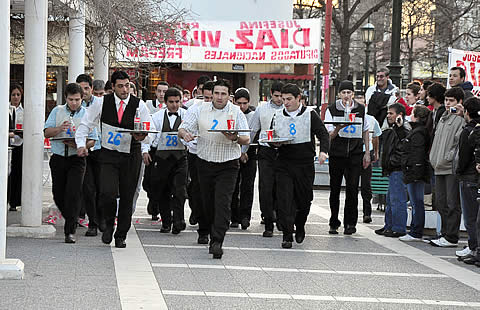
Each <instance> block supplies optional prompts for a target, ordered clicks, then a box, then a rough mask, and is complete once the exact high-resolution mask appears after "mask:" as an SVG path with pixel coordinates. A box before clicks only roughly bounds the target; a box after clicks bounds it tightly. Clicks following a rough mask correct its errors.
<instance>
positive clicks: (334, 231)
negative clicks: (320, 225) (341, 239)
mask: <svg viewBox="0 0 480 310" xmlns="http://www.w3.org/2000/svg"><path fill="white" fill-rule="evenodd" d="M328 233H329V234H330V235H338V227H336V226H330V229H329V230H328Z"/></svg>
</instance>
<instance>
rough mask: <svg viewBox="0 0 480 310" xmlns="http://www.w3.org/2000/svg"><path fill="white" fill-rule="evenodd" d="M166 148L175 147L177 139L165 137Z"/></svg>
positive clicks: (175, 137)
mask: <svg viewBox="0 0 480 310" xmlns="http://www.w3.org/2000/svg"><path fill="white" fill-rule="evenodd" d="M166 145H167V146H177V145H178V137H177V136H167V144H166Z"/></svg>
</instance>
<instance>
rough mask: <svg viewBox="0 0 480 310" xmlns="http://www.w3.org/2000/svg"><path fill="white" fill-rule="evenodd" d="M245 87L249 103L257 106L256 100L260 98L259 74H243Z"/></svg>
mask: <svg viewBox="0 0 480 310" xmlns="http://www.w3.org/2000/svg"><path fill="white" fill-rule="evenodd" d="M245 87H246V88H247V89H248V90H249V91H250V104H251V105H253V106H255V107H256V106H258V101H259V99H260V98H259V96H260V95H259V93H260V74H259V73H247V74H245Z"/></svg>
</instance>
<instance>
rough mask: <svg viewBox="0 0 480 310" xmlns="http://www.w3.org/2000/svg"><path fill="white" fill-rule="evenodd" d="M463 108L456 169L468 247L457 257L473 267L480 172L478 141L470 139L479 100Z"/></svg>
mask: <svg viewBox="0 0 480 310" xmlns="http://www.w3.org/2000/svg"><path fill="white" fill-rule="evenodd" d="M464 109H465V112H464V118H465V122H466V125H465V127H464V128H463V131H462V133H461V134H460V140H459V143H458V153H457V156H456V158H455V162H454V168H455V166H456V169H455V171H456V174H457V177H458V183H459V185H460V187H459V189H460V206H461V207H462V213H463V220H464V223H465V228H466V230H467V234H468V247H466V248H465V249H463V250H461V251H457V252H456V253H455V254H456V255H457V256H458V257H459V259H460V260H463V261H464V262H465V263H467V264H474V263H475V262H476V259H475V257H474V252H475V251H476V250H477V249H478V248H477V243H478V240H477V235H478V231H477V229H478V228H477V227H475V225H476V221H477V214H478V203H477V191H478V186H477V180H478V173H477V170H476V169H475V155H474V151H475V141H473V139H469V137H470V134H471V133H472V131H473V130H474V128H475V126H477V124H479V122H480V115H479V114H478V113H479V112H480V99H478V98H471V99H470V100H466V101H465V104H464ZM474 136H475V135H472V137H474ZM455 163H456V165H455Z"/></svg>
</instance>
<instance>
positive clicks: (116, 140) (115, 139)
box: [107, 131, 122, 145]
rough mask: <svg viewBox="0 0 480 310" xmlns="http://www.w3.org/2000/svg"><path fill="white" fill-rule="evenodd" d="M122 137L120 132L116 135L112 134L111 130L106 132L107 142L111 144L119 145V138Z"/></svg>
mask: <svg viewBox="0 0 480 310" xmlns="http://www.w3.org/2000/svg"><path fill="white" fill-rule="evenodd" d="M121 138H122V134H121V133H117V134H116V135H114V134H113V132H111V131H109V132H108V140H107V143H108V144H113V145H120V139H121Z"/></svg>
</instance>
